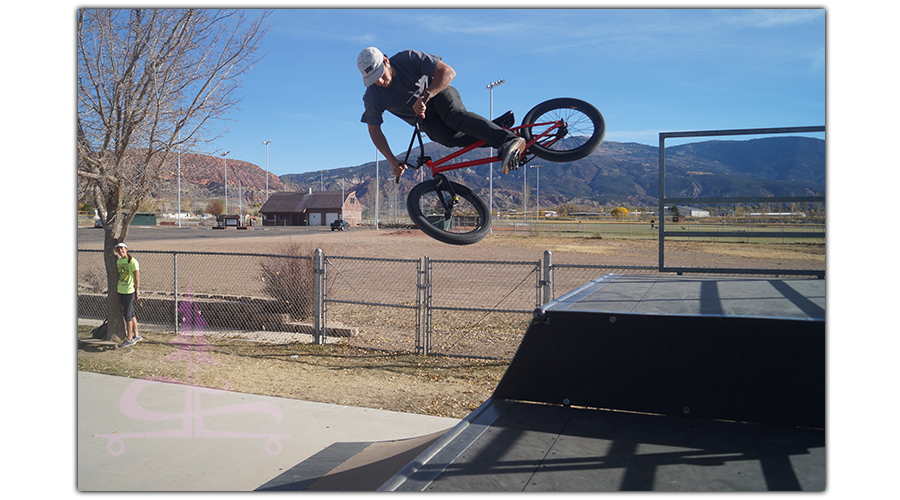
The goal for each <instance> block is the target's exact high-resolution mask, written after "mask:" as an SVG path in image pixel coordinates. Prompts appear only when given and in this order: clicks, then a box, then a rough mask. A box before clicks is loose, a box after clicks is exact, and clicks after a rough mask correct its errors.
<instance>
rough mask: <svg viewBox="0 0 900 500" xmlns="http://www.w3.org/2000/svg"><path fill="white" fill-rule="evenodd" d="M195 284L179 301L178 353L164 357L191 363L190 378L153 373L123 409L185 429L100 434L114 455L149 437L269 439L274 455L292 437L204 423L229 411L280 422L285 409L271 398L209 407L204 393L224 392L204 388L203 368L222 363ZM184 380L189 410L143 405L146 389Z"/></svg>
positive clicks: (132, 390)
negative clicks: (130, 441)
mask: <svg viewBox="0 0 900 500" xmlns="http://www.w3.org/2000/svg"><path fill="white" fill-rule="evenodd" d="M192 284H193V283H191V284H190V285H189V286H188V291H187V293H186V294H185V300H184V301H183V302H182V303H181V304H180V305H179V307H178V312H179V313H180V314H181V315H182V317H183V322H182V329H181V330H180V331H179V333H178V335H177V336H176V337H175V339H174V340H172V341H171V342H169V343H168V344H169V345H173V346H175V347H176V348H177V350H176V352H174V353H172V354H170V355H168V356H166V357H165V358H163V361H170V362H178V361H187V362H188V367H187V370H188V371H187V379H186V380H180V379H174V378H171V377H147V378H143V379H138V380H135V381H134V382H132V383H131V384H130V385H129V386H128V387H127V388H126V389H125V391H124V392H123V394H122V397H121V398H120V399H119V410H120V411H121V412H122V414H123V415H124V416H126V417H128V418H131V419H135V420H140V421H144V422H163V421H178V420H181V422H182V424H181V427H180V428H179V429H168V430H159V431H148V432H134V433H122V434H120V433H118V432H116V433H113V434H96V435H95V437H98V438H105V439H107V440H108V441H107V445H106V449H107V450H108V451H109V453H110V454H111V455H113V456H118V455H121V454H122V453H124V451H125V442H124V441H123V440H124V439H148V438H155V439H159V438H229V439H234V438H242V439H265V440H266V442H265V444H264V446H263V449H264V450H265V452H266V453H267V454H269V455H272V456H274V455H278V454H279V453H281V441H280V440H281V439H282V438H285V437H288V435H285V434H266V433H255V432H235V431H216V430H209V429H206V428H205V427H204V425H203V418H204V417H209V416H213V415H223V414H229V413H244V412H252V413H264V414H268V415H271V416H272V417H274V418H275V420H276V422H280V421H281V407H280V406H278V405H276V404H274V403H269V402H256V403H241V404H235V405H228V406H218V407H212V408H204V407H203V404H202V401H201V395H204V394H206V395H216V394H220V392H219V391H218V390H216V389H209V388H205V387H198V385H199V381H200V378H199V366H200V365H218V364H221V363H220V362H219V361H218V360H216V359H215V358H213V357H212V356H211V355H210V354H209V351H212V350H215V347H214V346H213V345H212V344H211V343H209V341H208V340H207V339H206V335H205V334H203V333H202V332H203V328H204V327H206V326H208V325H207V323H206V320H204V319H203V315H202V314H200V309H199V307H198V306H197V304H196V303H195V302H194V301H193V300H192V299H193V294H192V293H191V286H192ZM218 380H222V381H223V382H224V383H225V385H226V390H228V389H231V384H230V382H229V381H227V380H224V379H218ZM163 382H166V383H176V384H183V387H184V391H185V393H184V411H183V412H157V411H153V410H149V409H147V408H144V407H143V406H141V404H140V403H139V402H138V397H139V396H140V394H141V392H142V391H144V390H145V389H147V388H150V387H153V386H155V385H161V383H163Z"/></svg>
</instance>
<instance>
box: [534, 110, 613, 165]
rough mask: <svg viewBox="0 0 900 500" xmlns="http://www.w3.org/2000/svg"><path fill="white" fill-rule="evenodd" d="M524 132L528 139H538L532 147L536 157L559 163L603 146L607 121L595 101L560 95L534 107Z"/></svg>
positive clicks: (572, 159)
mask: <svg viewBox="0 0 900 500" xmlns="http://www.w3.org/2000/svg"><path fill="white" fill-rule="evenodd" d="M521 134H522V138H524V139H525V140H526V141H528V142H531V140H532V139H537V142H535V143H534V144H532V145H531V146H529V148H528V151H529V152H531V153H533V154H534V155H535V156H537V157H539V158H543V159H545V160H549V161H555V162H567V161H575V160H580V159H581V158H584V157H585V156H587V155H589V154H591V153H592V152H594V150H595V149H597V147H598V146H600V143H601V142H603V136H604V135H606V123H605V122H604V120H603V115H601V114H600V112H599V111H597V108H595V107H594V106H592V105H591V104H589V103H587V102H584V101H582V100H579V99H573V98H570V97H560V98H558V99H551V100H549V101H545V102H542V103H540V104H538V105H537V106H535V107H534V108H532V109H531V111H529V112H528V114H526V115H525V118H524V119H523V120H522V129H521Z"/></svg>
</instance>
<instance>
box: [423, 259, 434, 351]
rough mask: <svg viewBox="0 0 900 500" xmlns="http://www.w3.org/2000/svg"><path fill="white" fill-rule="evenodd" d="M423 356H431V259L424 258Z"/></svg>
mask: <svg viewBox="0 0 900 500" xmlns="http://www.w3.org/2000/svg"><path fill="white" fill-rule="evenodd" d="M424 262H425V306H424V307H423V309H424V311H425V328H424V332H423V333H424V334H425V355H426V356H430V355H431V283H432V281H431V279H432V276H431V258H430V257H425V258H424Z"/></svg>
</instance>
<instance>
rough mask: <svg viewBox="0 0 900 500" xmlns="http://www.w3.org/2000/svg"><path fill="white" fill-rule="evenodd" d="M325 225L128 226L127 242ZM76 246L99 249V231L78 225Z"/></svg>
mask: <svg viewBox="0 0 900 500" xmlns="http://www.w3.org/2000/svg"><path fill="white" fill-rule="evenodd" d="M354 230H355V231H364V230H366V229H365V228H352V229H351V231H354ZM330 232H332V231H331V228H330V227H329V226H321V227H318V226H316V227H309V226H298V227H279V228H266V229H246V230H238V229H235V228H228V229H221V230H218V229H210V228H197V227H181V228H179V227H168V226H131V227H129V228H128V241H129V242H140V241H151V240H167V241H177V240H187V239H191V240H194V241H196V240H203V239H217V238H229V239H231V240H234V239H240V238H259V237H284V236H293V235H298V236H299V235H307V234H310V233H330ZM77 234H78V248H100V247H101V246H102V245H103V230H102V229H99V228H93V227H79V228H78V232H77Z"/></svg>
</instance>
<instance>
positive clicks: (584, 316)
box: [494, 275, 826, 428]
mask: <svg viewBox="0 0 900 500" xmlns="http://www.w3.org/2000/svg"><path fill="white" fill-rule="evenodd" d="M797 289H800V290H804V291H806V292H807V293H808V294H810V295H814V296H817V294H819V293H821V295H822V298H823V300H824V293H823V292H820V291H818V290H819V289H821V290H824V280H797V281H792V280H773V279H745V278H738V279H723V278H718V279H697V278H685V279H678V278H674V277H669V278H668V279H662V278H660V277H646V276H640V277H631V276H625V277H621V276H617V275H608V276H606V277H604V278H603V279H601V280H597V281H596V282H595V286H593V287H586V288H584V289H583V290H581V291H580V292H575V293H573V294H572V295H573V296H574V299H567V298H565V297H563V298H561V299H560V300H559V301H557V302H555V303H551V304H549V305H548V307H546V309H545V311H543V313H542V314H541V315H540V318H538V319H536V320H535V321H533V322H532V324H531V325H530V326H529V328H528V331H527V332H526V334H525V337H524V338H523V340H522V344H521V345H520V346H519V349H518V351H517V352H516V355H515V357H514V358H513V361H512V363H511V364H510V366H509V369H508V370H507V371H506V373H505V374H504V376H503V378H502V380H501V381H500V383H499V384H498V386H497V388H496V390H495V391H494V397H495V398H498V399H508V400H514V401H532V402H540V403H548V404H571V405H573V406H587V407H593V408H611V409H617V410H630V411H639V412H649V413H659V414H664V415H674V416H690V417H699V418H717V419H725V420H737V421H743V422H757V423H767V424H773V425H793V426H804V427H817V428H824V427H825V376H826V369H825V358H826V356H825V346H826V343H825V321H824V308H823V307H820V306H819V305H818V304H817V303H816V302H814V301H811V300H809V299H806V298H804V297H803V296H802V295H801V294H800V293H799V292H797V291H796V290H797ZM807 311H812V312H814V313H815V314H817V315H821V318H819V317H815V316H813V317H810V316H809V315H808V314H807Z"/></svg>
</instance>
